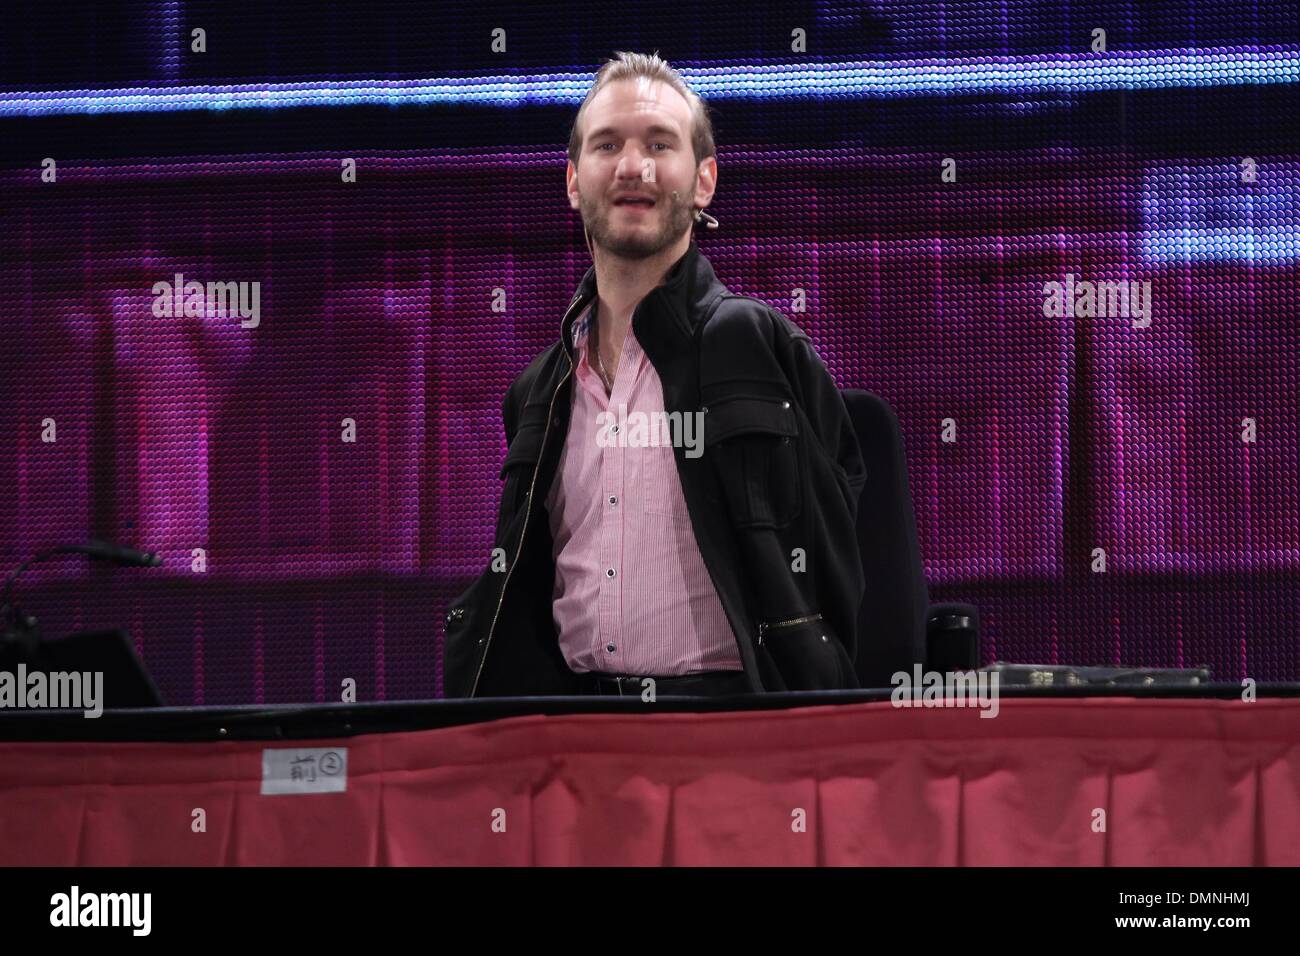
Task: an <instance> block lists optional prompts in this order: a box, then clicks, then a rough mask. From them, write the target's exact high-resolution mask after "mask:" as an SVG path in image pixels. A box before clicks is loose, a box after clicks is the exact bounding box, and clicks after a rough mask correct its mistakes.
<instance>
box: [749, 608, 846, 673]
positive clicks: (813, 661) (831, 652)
mask: <svg viewBox="0 0 1300 956" xmlns="http://www.w3.org/2000/svg"><path fill="white" fill-rule="evenodd" d="M758 630H759V637H758V642H759V646H760V647H764V648H766V649H767V652H768V654H770V655H771V656H772V660H773V662H775V664H776V668H777V670H778V671H780V672H781V679H782V680H783V681H784V682H785V685H786V689H787V690H844V689H849V688H857V687H859V686H861V685H860V684H859V682H858V678H857V673H856V669H855V668H854V666H853V659H852V658H851V657H849V654H848V651H846V650H845V649H844V645H843V644H842V643H841V642H840V639H839V637H838V636H837V635H836V634H835V632H834V630H832V629H831V626H830V623H829V622H828V621H826V620H825V619H824V618H823V617H822V616H821V615H820V614H810V615H806V616H803V617H798V618H791V619H787V620H783V621H771V622H767V621H764V622H761V623H760V624H759V628H758Z"/></svg>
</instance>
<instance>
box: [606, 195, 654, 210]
mask: <svg viewBox="0 0 1300 956" xmlns="http://www.w3.org/2000/svg"><path fill="white" fill-rule="evenodd" d="M614 205H615V206H617V207H618V208H619V209H637V210H644V209H653V208H654V206H655V202H654V200H653V199H639V198H638V199H630V198H623V199H615V200H614Z"/></svg>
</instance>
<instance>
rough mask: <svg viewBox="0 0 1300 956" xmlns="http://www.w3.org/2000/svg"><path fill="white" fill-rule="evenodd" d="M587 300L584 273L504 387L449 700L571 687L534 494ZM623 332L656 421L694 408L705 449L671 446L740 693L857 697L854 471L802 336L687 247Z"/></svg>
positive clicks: (456, 605)
mask: <svg viewBox="0 0 1300 956" xmlns="http://www.w3.org/2000/svg"><path fill="white" fill-rule="evenodd" d="M595 293H596V274H595V267H594V266H593V267H592V268H591V269H588V270H587V274H586V275H585V276H584V277H583V279H582V282H581V284H580V285H579V287H578V292H577V294H576V295H575V296H574V297H573V299H572V301H571V302H570V303H569V306H568V309H567V310H566V311H565V315H564V319H563V322H562V323H561V327H560V337H559V340H558V341H557V342H556V343H555V344H554V345H552V346H551V347H550V348H548V349H547V350H546V351H544V352H543V353H542V354H540V355H539V356H537V358H536V359H534V360H533V361H532V362H531V363H530V364H529V366H528V367H527V368H526V369H524V371H523V372H522V373H521V374H520V375H519V377H518V378H517V379H515V381H514V383H513V384H512V385H511V386H510V388H509V389H508V390H507V392H506V396H505V401H504V402H503V404H502V410H501V412H502V419H503V421H504V424H505V433H506V444H507V447H508V451H507V453H506V458H505V463H504V464H503V465H502V468H501V475H500V477H501V478H502V479H504V482H505V483H504V486H503V488H502V492H501V505H500V509H499V511H498V515H497V525H496V535H495V538H494V541H495V547H496V548H498V549H501V550H500V551H499V552H498V558H497V560H496V561H492V560H489V563H488V567H487V568H486V570H484V572H483V573H482V575H481V576H480V577H479V578H478V579H477V580H476V581H475V582H474V584H473V585H471V586H470V588H469V589H468V590H467V591H466V592H465V593H464V594H462V595H461V596H460V597H459V598H457V599H456V600H455V601H454V602H453V604H452V606H451V608H450V610H449V611H448V612H447V617H446V639H445V643H444V658H443V660H444V666H443V674H444V680H443V686H444V691H445V694H446V696H448V697H495V696H515V695H519V696H528V695H540V694H573V693H577V692H578V688H579V683H580V680H581V678H580V677H579V676H578V675H577V674H575V673H574V672H573V671H571V670H570V669H569V667H568V665H567V664H566V663H565V661H564V658H563V656H562V655H561V653H560V647H559V639H558V636H557V633H556V628H555V621H554V617H553V614H552V607H551V599H552V593H553V588H554V583H555V561H554V558H553V556H552V538H551V532H550V525H549V521H548V520H547V515H546V506H545V504H544V502H545V500H546V495H547V491H548V489H549V487H550V482H551V481H552V480H553V478H554V476H555V473H556V466H557V464H558V461H559V452H560V449H561V446H562V445H563V443H564V440H565V437H566V435H567V434H568V424H569V417H570V409H571V407H572V401H571V396H572V388H573V369H574V363H575V362H576V356H575V352H574V347H573V341H572V330H573V323H574V321H575V320H576V318H577V317H578V316H579V315H581V314H582V313H583V312H584V311H585V309H586V308H587V306H588V305H590V303H591V300H592V297H593V296H594V295H595ZM632 329H633V331H634V332H635V334H636V338H637V341H638V342H639V343H640V344H641V347H642V348H643V349H644V350H645V353H646V356H647V358H648V359H649V361H650V362H651V363H652V364H653V365H654V368H655V371H656V373H657V374H658V375H659V378H660V380H661V381H662V383H663V395H664V409H665V411H668V412H674V411H681V412H693V411H697V410H698V411H702V412H704V436H703V454H702V455H700V456H699V457H696V458H688V457H687V456H686V454H685V452H686V449H684V448H674V449H673V456H674V459H675V460H676V462H677V471H678V474H679V475H680V476H681V483H682V491H683V493H684V495H685V499H686V506H687V510H688V512H689V514H690V519H691V525H692V527H693V528H694V530H695V539H696V542H697V543H698V545H699V548H700V553H701V555H702V556H703V559H704V564H705V566H706V567H707V569H708V572H709V576H710V577H711V578H712V580H713V585H714V587H715V588H716V590H717V593H718V597H719V599H720V600H721V603H722V607H723V609H724V610H725V611H726V615H727V619H728V620H729V621H730V622H731V627H732V630H733V631H734V633H735V635H736V641H737V644H738V646H739V650H740V657H741V660H742V661H743V662H744V667H745V673H746V674H747V675H748V677H749V681H750V685H751V688H752V689H753V690H754V691H763V690H773V691H780V690H818V689H832V688H845V687H857V686H858V681H857V678H856V676H855V673H854V663H853V662H854V659H855V655H856V653H857V634H856V622H857V614H858V610H859V607H860V606H861V603H862V595H863V590H864V581H863V576H862V561H861V557H860V556H859V553H858V544H857V538H856V534H855V527H856V523H857V507H858V496H859V494H860V493H861V491H862V487H863V484H864V482H865V471H864V468H863V462H862V452H861V449H860V448H859V446H858V440H857V436H856V435H855V434H854V431H853V427H852V424H851V423H850V421H849V417H848V412H847V410H846V408H845V405H844V400H843V398H841V396H840V393H839V389H838V388H837V387H836V385H835V382H834V381H833V380H832V379H831V376H830V373H829V372H827V370H826V367H825V365H823V364H822V361H821V359H820V358H819V357H818V356H817V353H816V352H815V351H814V349H813V346H812V343H811V342H810V341H809V339H808V336H807V335H805V334H804V333H803V332H802V331H801V330H800V329H799V328H798V327H797V326H796V325H794V323H792V322H791V321H790V320H789V319H787V318H786V317H785V316H783V315H782V314H781V313H779V312H777V311H776V310H774V309H772V308H770V307H769V306H767V305H766V304H764V303H763V302H761V301H759V300H757V299H753V298H749V297H747V296H738V295H733V294H732V293H730V292H729V291H727V289H726V287H725V286H723V285H722V283H721V282H719V281H718V278H717V276H716V275H715V274H714V272H713V267H712V266H711V265H710V264H709V261H708V259H706V258H705V257H704V256H703V255H702V254H701V253H700V251H699V249H698V248H697V247H696V244H695V242H694V241H692V242H691V244H690V247H689V249H688V250H687V252H686V253H685V255H683V256H682V258H681V259H679V260H678V262H677V263H676V264H675V265H674V266H673V268H672V270H671V271H670V272H669V274H668V277H667V279H666V280H665V281H664V283H663V284H662V285H660V286H658V287H657V288H655V289H653V290H652V291H651V292H650V293H649V294H647V295H646V297H645V298H644V299H642V300H641V302H640V303H639V304H638V305H637V307H636V310H635V311H634V312H633V315H632Z"/></svg>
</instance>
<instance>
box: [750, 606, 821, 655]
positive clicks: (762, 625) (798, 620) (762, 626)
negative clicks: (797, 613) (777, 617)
mask: <svg viewBox="0 0 1300 956" xmlns="http://www.w3.org/2000/svg"><path fill="white" fill-rule="evenodd" d="M821 619H822V616H821V615H820V614H809V615H808V616H807V617H795V618H791V619H790V620H788V621H774V622H773V623H771V624H768V623H767V622H766V621H759V622H758V644H759V646H760V647H762V646H763V635H764V634H765V633H766V632H767V630H768V628H772V627H790V626H792V625H794V624H807V623H808V622H809V621H820V620H821Z"/></svg>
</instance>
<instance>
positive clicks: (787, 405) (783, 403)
mask: <svg viewBox="0 0 1300 956" xmlns="http://www.w3.org/2000/svg"><path fill="white" fill-rule="evenodd" d="M781 407H782V408H789V407H790V403H789V402H782V403H781Z"/></svg>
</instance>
